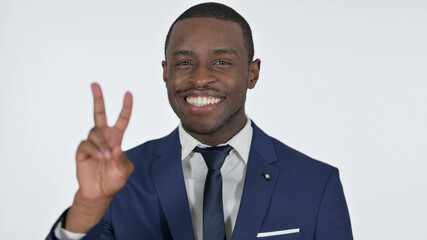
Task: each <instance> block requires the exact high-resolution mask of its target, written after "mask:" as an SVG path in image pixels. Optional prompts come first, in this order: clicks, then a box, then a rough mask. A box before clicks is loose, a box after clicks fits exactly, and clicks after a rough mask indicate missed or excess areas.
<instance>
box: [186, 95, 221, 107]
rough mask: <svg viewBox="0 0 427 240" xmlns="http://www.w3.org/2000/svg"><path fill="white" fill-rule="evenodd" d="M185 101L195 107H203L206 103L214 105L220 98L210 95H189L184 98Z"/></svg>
mask: <svg viewBox="0 0 427 240" xmlns="http://www.w3.org/2000/svg"><path fill="white" fill-rule="evenodd" d="M185 101H186V102H187V103H188V104H190V105H193V106H196V107H203V106H206V105H214V104H217V103H219V102H220V101H221V98H217V97H211V96H197V97H196V96H189V97H186V98H185Z"/></svg>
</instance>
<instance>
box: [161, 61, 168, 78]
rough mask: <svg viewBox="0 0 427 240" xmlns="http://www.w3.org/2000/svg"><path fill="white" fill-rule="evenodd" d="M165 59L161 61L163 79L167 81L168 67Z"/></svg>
mask: <svg viewBox="0 0 427 240" xmlns="http://www.w3.org/2000/svg"><path fill="white" fill-rule="evenodd" d="M167 65H168V64H167V63H166V61H162V68H163V81H164V82H165V83H167V81H168V67H167Z"/></svg>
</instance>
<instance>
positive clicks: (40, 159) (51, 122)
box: [0, 0, 427, 240]
mask: <svg viewBox="0 0 427 240" xmlns="http://www.w3.org/2000/svg"><path fill="white" fill-rule="evenodd" d="M196 2H197V1H168V2H165V1H150V3H149V4H147V3H145V2H144V1H141V0H140V1H136V0H135V1H120V2H119V1H114V2H113V1H55V0H49V1H48V0H46V1H13V0H0V81H1V82H0V153H1V157H0V163H1V164H0V239H42V238H44V237H45V236H46V235H47V233H48V232H49V230H50V228H51V225H52V224H53V223H54V221H55V220H56V218H57V217H58V216H59V215H60V214H61V212H62V211H63V210H64V209H65V208H66V207H67V206H69V205H70V204H71V202H72V199H73V195H74V192H75V191H76V189H77V181H76V178H75V165H74V153H75V150H76V147H77V145H78V143H79V142H80V141H81V140H82V139H83V138H85V137H86V135H87V133H88V131H89V129H90V128H91V127H92V125H93V123H92V121H93V120H92V96H91V92H90V83H91V82H93V81H97V82H99V83H101V85H102V87H103V90H104V95H105V97H106V104H107V111H108V117H109V121H110V123H113V122H114V121H115V119H116V117H117V115H118V112H119V110H120V107H121V104H122V98H123V94H124V92H125V91H126V90H130V91H132V93H133V94H134V100H135V104H134V111H133V116H132V119H131V123H130V126H129V128H128V131H127V133H126V135H125V140H124V148H125V149H128V148H130V147H133V146H136V145H138V144H140V143H142V142H144V141H146V140H149V139H153V138H158V137H162V136H164V135H166V134H167V133H169V132H170V131H171V130H172V129H173V128H174V127H176V126H177V124H178V119H177V117H176V116H175V114H174V113H173V112H172V110H171V109H170V107H169V104H168V101H167V97H166V91H165V87H164V83H163V81H162V77H161V73H162V71H161V65H160V62H161V60H163V44H164V39H165V36H166V33H167V30H168V28H169V26H170V24H171V23H172V21H173V20H174V19H175V18H176V17H177V16H178V15H179V14H180V13H181V12H183V11H184V10H185V9H187V8H188V7H190V6H191V5H193V4H194V3H196ZM224 2H225V3H227V4H229V5H230V6H232V7H233V8H235V9H236V10H237V11H238V12H240V13H241V14H242V15H243V16H244V17H245V18H246V19H247V20H248V22H249V23H250V25H251V26H252V29H253V34H254V41H255V56H256V57H258V58H260V59H261V60H262V64H261V66H262V67H261V77H260V80H259V81H258V85H257V87H256V88H255V89H253V90H251V91H250V92H249V93H248V102H247V113H248V115H249V116H250V117H251V118H252V119H253V120H254V121H255V122H256V123H257V124H258V126H260V127H261V128H262V129H264V130H265V131H266V132H267V133H269V134H271V135H273V136H275V137H276V138H278V139H280V140H281V141H283V142H285V143H286V144H288V145H290V146H292V147H294V148H296V149H298V150H300V151H302V152H304V153H306V154H308V155H310V156H312V157H314V158H317V159H320V160H322V161H324V162H327V163H329V164H331V165H334V166H337V167H338V168H339V169H340V173H341V180H342V182H343V185H344V190H345V194H346V197H347V202H348V205H349V209H350V215H351V220H352V225H353V230H354V236H355V239H362V240H365V239H374V240H378V239H387V240H393V239H396V240H398V239H399V240H401V239H411V240H415V239H420V240H425V239H427V232H426V226H427V221H426V216H427V174H426V173H425V172H426V170H427V161H426V160H427V157H426V155H427V151H426V149H427V127H426V124H427V106H426V104H427V70H426V68H427V57H426V56H427V47H426V43H427V31H426V29H427V27H426V25H427V1H425V0H419V1H417V0H346V1H342V0H341V1H338V0H324V1H316V0H306V1H301V0H292V1H291V0H288V1H247V0H246V1H224Z"/></svg>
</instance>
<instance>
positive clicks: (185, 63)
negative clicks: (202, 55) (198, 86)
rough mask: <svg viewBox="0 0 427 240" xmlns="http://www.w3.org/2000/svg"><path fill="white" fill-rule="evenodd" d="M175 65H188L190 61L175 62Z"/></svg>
mask: <svg viewBox="0 0 427 240" xmlns="http://www.w3.org/2000/svg"><path fill="white" fill-rule="evenodd" d="M175 65H177V66H188V65H191V63H190V62H189V61H180V62H177V63H176V64H175Z"/></svg>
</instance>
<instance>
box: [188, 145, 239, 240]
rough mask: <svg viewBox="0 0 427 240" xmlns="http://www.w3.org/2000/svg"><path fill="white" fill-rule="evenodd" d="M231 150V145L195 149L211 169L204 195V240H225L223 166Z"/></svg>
mask: <svg viewBox="0 0 427 240" xmlns="http://www.w3.org/2000/svg"><path fill="white" fill-rule="evenodd" d="M231 149H232V147H230V146H229V145H227V146H221V147H211V148H199V147H196V148H195V149H194V151H195V152H199V153H201V154H202V156H203V158H204V159H205V162H206V165H207V166H208V169H209V170H208V174H207V176H206V180H205V190H204V193H203V240H225V224H224V209H223V206H222V176H221V166H222V164H223V163H224V160H225V157H227V155H228V153H229V152H230V150H231Z"/></svg>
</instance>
